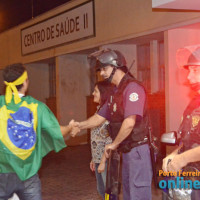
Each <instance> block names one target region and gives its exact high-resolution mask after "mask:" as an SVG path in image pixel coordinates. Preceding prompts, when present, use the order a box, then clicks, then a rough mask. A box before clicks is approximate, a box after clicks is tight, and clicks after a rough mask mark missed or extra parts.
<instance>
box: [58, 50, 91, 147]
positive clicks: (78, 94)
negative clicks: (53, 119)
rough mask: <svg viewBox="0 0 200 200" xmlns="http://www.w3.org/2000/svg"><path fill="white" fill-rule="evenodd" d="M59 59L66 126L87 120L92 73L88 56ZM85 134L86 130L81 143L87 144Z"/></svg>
mask: <svg viewBox="0 0 200 200" xmlns="http://www.w3.org/2000/svg"><path fill="white" fill-rule="evenodd" d="M57 59H58V61H57V65H58V66H57V67H59V99H60V100H59V101H60V102H59V106H60V108H59V109H60V123H61V124H63V125H64V124H66V123H68V122H69V121H70V120H71V119H75V120H76V121H82V120H85V119H86V118H87V111H86V96H87V95H90V73H89V66H88V64H87V56H86V55H81V54H68V55H64V56H59V57H58V58H57ZM85 133H86V130H85V131H82V132H81V133H80V134H79V137H80V138H81V137H82V135H84V136H83V138H82V139H81V141H80V143H85V142H87V135H86V134H85ZM72 140H73V139H72ZM77 141H78V140H77ZM68 143H69V142H68ZM72 143H73V141H72Z"/></svg>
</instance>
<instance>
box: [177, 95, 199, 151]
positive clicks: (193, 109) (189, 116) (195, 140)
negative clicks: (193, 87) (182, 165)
mask: <svg viewBox="0 0 200 200" xmlns="http://www.w3.org/2000/svg"><path fill="white" fill-rule="evenodd" d="M199 122H200V95H198V96H196V97H195V98H194V99H193V100H192V101H191V102H190V104H189V105H188V106H187V108H186V110H185V111H184V113H183V120H182V123H181V125H180V127H179V130H178V133H179V134H180V135H181V141H182V142H183V148H182V149H181V151H182V152H184V151H187V150H189V149H192V148H194V147H196V146H199V145H200V123H199Z"/></svg>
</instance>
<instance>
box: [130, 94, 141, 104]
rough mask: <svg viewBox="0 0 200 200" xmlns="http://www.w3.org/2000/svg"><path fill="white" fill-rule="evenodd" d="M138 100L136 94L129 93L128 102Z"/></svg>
mask: <svg viewBox="0 0 200 200" xmlns="http://www.w3.org/2000/svg"><path fill="white" fill-rule="evenodd" d="M138 99H139V97H138V94H137V93H135V92H134V93H131V94H130V95H129V100H130V101H132V102H135V101H137V100H138Z"/></svg>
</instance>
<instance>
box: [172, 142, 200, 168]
mask: <svg viewBox="0 0 200 200" xmlns="http://www.w3.org/2000/svg"><path fill="white" fill-rule="evenodd" d="M197 161H200V146H198V147H195V148H193V149H190V150H188V151H185V152H183V153H181V154H177V155H176V156H174V158H173V159H172V161H171V162H170V163H169V165H168V171H178V170H180V169H182V168H183V167H185V166H186V165H187V164H188V163H192V162H197Z"/></svg>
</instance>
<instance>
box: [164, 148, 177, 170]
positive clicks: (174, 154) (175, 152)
mask: <svg viewBox="0 0 200 200" xmlns="http://www.w3.org/2000/svg"><path fill="white" fill-rule="evenodd" d="M180 148H181V146H179V147H178V148H176V149H175V150H174V151H173V152H172V153H171V154H169V155H168V156H166V157H165V158H164V159H163V164H162V169H163V171H168V169H167V168H168V163H169V160H173V158H174V157H175V156H176V155H177V154H178V151H179V149H180Z"/></svg>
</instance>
